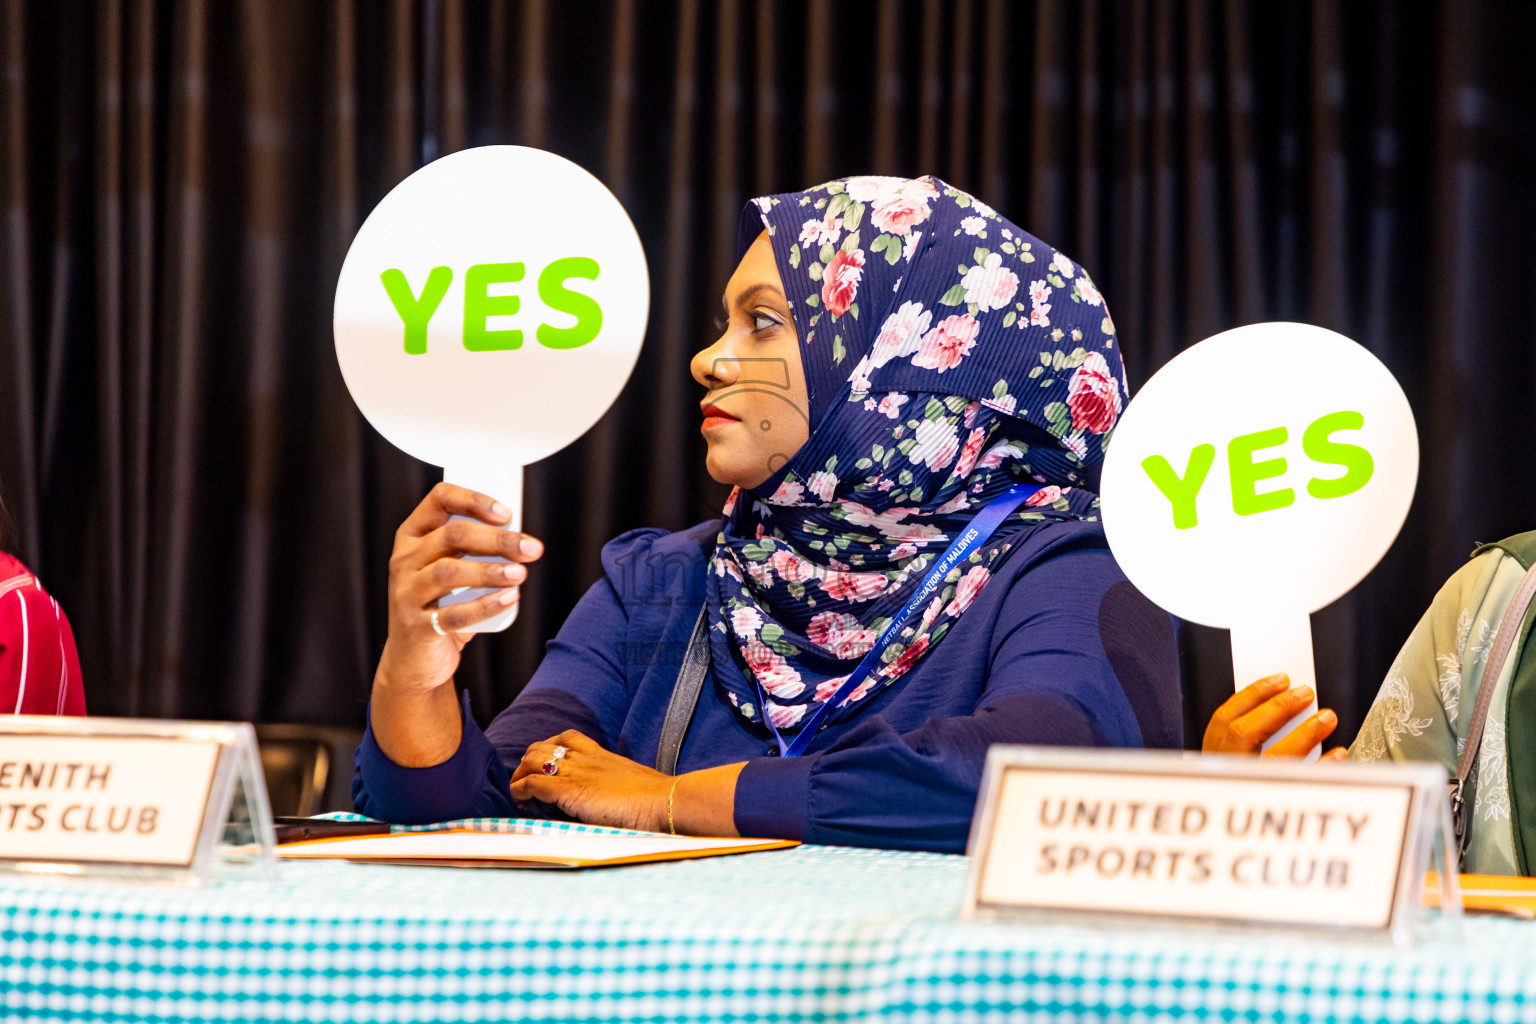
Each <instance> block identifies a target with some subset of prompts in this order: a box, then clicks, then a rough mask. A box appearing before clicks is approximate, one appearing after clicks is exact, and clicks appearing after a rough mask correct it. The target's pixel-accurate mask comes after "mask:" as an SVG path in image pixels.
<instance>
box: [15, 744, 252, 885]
mask: <svg viewBox="0 0 1536 1024" xmlns="http://www.w3.org/2000/svg"><path fill="white" fill-rule="evenodd" d="M0 871H14V872H23V873H28V874H48V875H98V876H99V875H109V876H118V877H127V878H134V879H143V880H152V881H161V882H174V883H180V884H186V885H205V884H209V883H212V882H216V881H218V880H220V879H222V878H228V877H241V876H244V877H251V876H256V877H265V878H276V877H277V857H276V838H275V835H274V833H273V829H272V811H271V807H270V805H269V803H268V800H267V787H266V780H265V778H264V776H263V775H262V771H261V758H260V756H259V755H258V753H257V749H256V732H255V730H254V729H252V728H251V726H250V725H249V724H248V723H245V722H179V721H164V720H152V719H135V718H58V717H52V716H42V715H0Z"/></svg>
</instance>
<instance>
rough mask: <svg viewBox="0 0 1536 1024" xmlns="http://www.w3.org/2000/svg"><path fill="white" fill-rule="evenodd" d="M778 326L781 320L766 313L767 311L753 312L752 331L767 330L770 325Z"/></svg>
mask: <svg viewBox="0 0 1536 1024" xmlns="http://www.w3.org/2000/svg"><path fill="white" fill-rule="evenodd" d="M777 326H779V322H778V321H777V320H775V319H774V318H773V317H771V316H769V315H768V314H766V313H753V314H752V331H753V333H756V332H758V331H766V330H767V329H768V328H770V327H777Z"/></svg>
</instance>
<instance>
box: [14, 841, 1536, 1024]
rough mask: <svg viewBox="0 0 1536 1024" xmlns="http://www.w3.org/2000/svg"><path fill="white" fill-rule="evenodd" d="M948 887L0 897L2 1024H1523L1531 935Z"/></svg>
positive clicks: (548, 885)
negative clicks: (1439, 934)
mask: <svg viewBox="0 0 1536 1024" xmlns="http://www.w3.org/2000/svg"><path fill="white" fill-rule="evenodd" d="M481 824H482V825H493V823H481ZM502 827H505V828H515V827H530V826H526V825H524V826H518V825H516V824H507V825H503V826H502ZM531 827H542V826H531ZM965 873H966V861H965V860H964V858H961V857H947V856H939V855H933V854H908V853H891V852H881V851H872V850H854V849H841V848H834V847H813V846H807V847H800V848H798V849H794V850H784V851H773V852H767V853H756V854H745V855H740V856H733V857H720V858H714V859H709V860H699V861H688V862H675V863H666V864H648V865H638V866H634V867H627V868H610V869H605V870H595V871H585V872H533V871H501V870H458V869H449V868H410V867H391V866H382V865H372V866H366V865H355V864H346V863H290V864H284V865H283V866H282V880H281V881H279V882H260V881H226V882H223V883H221V884H219V885H217V886H213V887H210V888H206V889H201V890H194V889H181V888H174V887H156V886H149V885H133V884H128V883H123V882H110V881H102V880H86V879H70V880H55V879H48V878H39V877H29V876H24V875H0V1018H3V1019H4V1020H82V1019H95V1020H105V1019H112V1020H131V1021H237V1020H239V1021H353V1020H357V1021H425V1020H464V1021H489V1020H536V1021H559V1022H597V1021H619V1020H650V1021H664V1020H700V1021H809V1020H817V1021H821V1020H833V1021H859V1020H877V1019H878V1020H893V1021H936V1022H937V1021H942V1022H964V1021H993V1020H1028V1021H1067V1020H1149V1021H1186V1020H1198V1021H1255V1022H1259V1021H1264V1022H1267V1021H1297V1022H1306V1021H1362V1022H1364V1021H1369V1022H1377V1021H1415V1022H1428V1021H1439V1020H1444V1021H1467V1022H1473V1024H1482V1022H1492V1021H1536V924H1529V923H1524V922H1516V921H1507V920H1494V919H1475V920H1471V921H1469V922H1468V923H1467V925H1466V927H1465V930H1464V935H1463V938H1462V939H1461V940H1460V941H1459V942H1454V943H1453V942H1449V941H1443V940H1442V941H1435V942H1428V943H1421V944H1420V945H1419V946H1417V947H1416V948H1414V949H1413V950H1411V951H1403V950H1398V949H1394V948H1392V947H1390V946H1381V945H1375V944H1370V943H1361V942H1349V941H1342V940H1341V941H1329V940H1321V939H1318V938H1315V937H1299V936H1274V935H1245V934H1236V933H1234V934H1231V935H1222V934H1218V933H1213V932H1179V931H1175V930H1168V929H1164V930H1141V929H1137V928H1134V927H1130V926H1128V927H1126V928H1125V929H1123V930H1107V929H1095V928H1089V927H1080V926H1066V925H1044V924H1029V925H1001V924H966V923H963V922H961V921H960V920H959V907H960V899H961V892H962V889H963V887H964V882H965Z"/></svg>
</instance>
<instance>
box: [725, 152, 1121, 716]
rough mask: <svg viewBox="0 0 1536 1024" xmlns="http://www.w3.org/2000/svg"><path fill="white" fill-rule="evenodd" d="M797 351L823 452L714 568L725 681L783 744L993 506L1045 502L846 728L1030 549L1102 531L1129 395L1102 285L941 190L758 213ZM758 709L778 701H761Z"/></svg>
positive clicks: (954, 590)
mask: <svg viewBox="0 0 1536 1024" xmlns="http://www.w3.org/2000/svg"><path fill="white" fill-rule="evenodd" d="M764 229H766V230H767V232H768V235H769V237H770V239H771V240H772V245H773V251H774V257H775V261H776V262H777V263H778V266H779V271H780V274H781V276H782V277H783V281H784V287H785V293H786V297H787V298H788V300H789V302H790V305H791V308H792V310H793V312H794V315H795V319H796V325H797V327H799V333H800V336H801V337H802V338H803V340H804V345H803V347H802V349H801V353H802V356H803V359H804V364H805V376H806V383H807V386H808V390H809V397H810V406H811V407H810V420H811V422H812V423H813V424H815V428H814V430H813V431H812V433H811V437H810V441H809V442H808V443H807V444H806V445H805V446H804V447H803V448H801V449H800V451H799V452H798V453H796V454H795V456H794V457H793V459H791V460H790V461H789V462H788V463H787V464H786V465H785V466H784V467H783V469H782V470H781V471H780V472H779V473H778V474H776V475H775V476H774V477H772V478H770V480H769V481H768V482H767V483H766V484H764V485H762V486H760V487H759V488H757V491H758V492H759V493H760V494H762V495H763V497H762V498H761V499H757V498H749V499H747V500H742V498H741V496H740V495H739V494H733V495H732V498H731V501H730V502H729V503H728V504H727V508H726V512H727V515H726V521H725V524H724V527H723V529H722V530H721V532H720V536H719V540H718V543H717V545H716V548H715V551H714V554H713V556H712V557H711V559H710V570H711V572H710V573H709V584H708V588H709V589H708V598H707V600H708V607H709V617H710V623H711V625H712V627H713V632H712V633H711V639H712V641H713V644H712V646H713V654H714V657H715V659H716V663H717V664H725V663H727V662H734V663H735V664H736V665H737V666H738V667H739V668H740V669H741V670H742V672H741V676H740V677H737V676H736V675H735V674H734V673H725V674H723V675H722V676H720V677H719V678H720V679H721V682H722V685H724V686H725V687H726V689H727V691H728V692H729V695H730V700H731V702H732V704H733V705H734V706H735V707H736V708H737V710H738V711H739V712H740V713H741V715H742V716H743V717H744V718H746V719H747V720H749V721H757V720H759V718H760V715H761V707H766V708H767V712H768V716H769V719H770V721H772V723H773V724H774V726H775V727H776V728H777V730H778V732H779V733H780V734H781V735H785V734H789V733H792V732H794V731H795V730H796V729H797V728H798V725H799V723H800V722H801V721H802V720H803V719H804V717H805V715H806V714H807V712H809V711H811V710H812V709H813V708H814V707H815V706H816V705H817V704H819V703H820V702H822V701H824V700H826V699H827V697H828V696H829V695H830V694H831V693H832V692H833V691H835V690H836V689H837V686H838V684H839V683H840V682H841V681H842V680H843V679H845V678H846V677H847V675H848V673H849V672H850V671H852V669H853V668H854V666H855V665H857V663H858V661H859V659H861V658H862V657H863V656H864V654H865V653H866V652H867V651H868V650H869V648H870V647H871V645H872V644H873V643H874V641H875V637H876V636H877V635H878V634H879V633H880V631H881V629H883V628H884V626H885V624H886V623H887V622H889V621H890V618H891V616H892V615H894V614H895V613H896V612H897V611H898V610H899V609H900V608H901V607H902V606H903V605H904V604H905V603H906V601H907V599H908V598H909V596H910V595H911V594H912V592H913V590H915V589H916V587H917V586H918V584H919V583H920V582H921V580H922V579H923V576H924V574H925V572H926V570H927V569H928V568H929V567H930V566H931V565H932V563H933V561H934V559H935V558H936V557H937V556H938V555H939V554H940V553H941V552H943V551H944V549H945V547H946V546H947V545H948V544H949V542H950V540H951V539H953V538H954V537H955V536H956V535H957V534H958V533H959V532H960V531H962V530H963V529H964V528H965V526H966V525H967V524H968V523H969V522H970V520H971V518H972V517H973V516H974V515H975V512H976V510H977V509H979V508H981V507H982V506H983V505H985V504H986V503H987V502H988V501H990V500H991V499H992V498H995V497H997V496H998V495H999V494H1001V493H1002V492H1003V491H1005V490H1007V489H1008V488H1009V487H1011V486H1013V485H1014V484H1015V483H1018V482H1020V481H1029V480H1033V481H1035V482H1038V483H1040V484H1041V485H1042V487H1041V488H1040V490H1039V491H1037V492H1036V493H1035V494H1034V496H1032V497H1031V498H1030V499H1029V500H1028V510H1027V511H1022V512H1019V513H1017V514H1015V515H1014V516H1013V517H1012V518H1011V519H1010V520H1009V521H1008V522H1007V524H1006V525H1005V526H1004V527H1003V528H1002V529H999V530H998V531H997V532H996V533H995V534H993V536H992V538H991V539H990V541H989V542H988V544H987V545H986V547H985V548H984V549H983V550H982V552H981V553H980V556H979V558H974V559H972V560H971V562H970V563H969V564H968V566H967V567H966V568H965V569H964V571H963V572H962V571H961V570H960V569H956V570H953V571H952V572H951V575H952V576H954V577H955V578H954V579H953V580H951V581H947V582H946V585H945V587H944V589H943V590H942V591H941V592H940V593H939V594H938V595H937V596H935V597H933V598H932V600H931V601H930V602H929V603H928V605H927V607H926V608H925V609H924V610H923V613H922V618H921V620H920V621H919V622H917V623H916V624H914V625H912V626H908V627H907V628H906V629H905V630H903V632H902V634H901V637H900V639H899V641H898V642H897V643H896V644H895V645H893V647H892V648H891V649H890V650H889V651H888V652H887V660H886V663H885V665H884V667H883V668H882V669H881V670H880V671H878V672H877V673H873V674H871V675H870V676H869V677H868V678H867V679H866V680H865V681H864V682H863V683H862V684H860V685H859V687H858V689H857V690H855V691H854V692H853V693H852V694H851V695H849V697H848V698H847V700H846V702H845V703H844V705H843V707H842V708H841V709H840V710H839V711H838V712H837V715H836V716H834V717H847V716H848V715H852V714H857V713H858V711H859V710H860V706H861V703H862V702H863V701H864V700H865V698H867V697H868V696H869V694H870V693H872V692H875V691H876V690H877V689H880V688H884V687H888V686H892V685H895V684H897V683H898V682H899V681H900V679H901V677H902V676H903V675H905V674H906V673H907V672H908V671H909V670H910V669H911V668H912V667H913V666H914V665H915V664H917V663H918V662H919V661H920V660H921V659H923V658H924V657H927V656H928V654H929V652H930V651H932V650H933V649H934V648H935V647H937V646H938V644H939V643H940V641H942V640H943V638H944V636H945V634H946V633H948V632H949V629H950V627H951V626H952V625H953V624H954V621H955V620H956V619H957V618H958V617H959V616H960V615H961V614H963V613H964V611H965V610H966V608H967V607H969V606H970V604H971V602H972V601H973V600H974V599H975V597H976V595H977V594H978V593H979V592H980V590H981V589H982V588H983V587H984V586H986V584H987V581H988V580H989V579H990V578H991V572H992V570H993V568H994V567H995V566H996V565H997V563H998V561H999V560H1000V559H1002V558H1003V557H1004V556H1005V555H1006V554H1007V552H1008V551H1009V549H1010V548H1011V546H1012V544H1013V543H1014V541H1016V540H1017V539H1018V537H1019V536H1020V535H1021V534H1023V533H1025V532H1027V531H1029V530H1031V529H1033V528H1035V526H1036V525H1038V523H1039V522H1040V521H1042V520H1044V519H1046V518H1054V519H1093V518H1096V516H1097V507H1098V499H1097V497H1096V496H1095V494H1094V493H1093V489H1094V488H1095V487H1096V486H1097V482H1098V471H1099V466H1100V464H1101V462H1102V460H1103V444H1104V440H1105V438H1106V436H1107V435H1108V433H1109V431H1110V429H1111V428H1112V427H1113V426H1114V424H1115V420H1116V419H1117V418H1118V417H1119V415H1120V410H1121V407H1122V404H1123V401H1124V399H1125V398H1126V397H1128V396H1127V389H1126V384H1125V371H1124V368H1123V366H1122V363H1121V359H1120V352H1119V349H1118V348H1117V347H1116V345H1115V329H1114V324H1113V322H1112V321H1111V320H1110V318H1109V313H1108V311H1107V310H1106V309H1105V308H1104V303H1103V300H1102V299H1101V298H1100V296H1099V292H1098V290H1097V289H1096V288H1095V287H1094V286H1093V282H1092V281H1090V280H1089V278H1088V275H1087V274H1086V273H1084V272H1083V270H1082V269H1081V268H1079V267H1078V266H1076V265H1075V264H1074V263H1073V262H1072V261H1071V260H1069V259H1068V258H1067V257H1065V256H1063V255H1062V254H1061V253H1059V252H1056V251H1055V250H1054V249H1052V248H1051V247H1050V246H1048V245H1046V244H1044V243H1043V242H1041V241H1040V240H1039V239H1036V238H1034V237H1032V236H1030V235H1028V234H1026V233H1025V232H1023V231H1021V230H1019V229H1018V228H1017V227H1015V226H1014V225H1012V224H1010V223H1009V222H1008V221H1006V220H1004V219H1003V218H1001V217H1000V216H998V214H997V213H996V211H994V210H993V209H992V208H991V207H989V206H987V205H986V204H985V203H983V202H981V201H980V200H978V199H976V198H974V197H973V196H970V195H967V194H966V193H964V192H961V191H960V190H958V189H955V188H952V187H950V186H949V185H946V184H945V183H944V182H942V181H939V180H938V179H936V178H931V177H928V178H916V179H910V180H908V179H901V178H871V177H865V178H852V179H849V180H847V181H834V182H829V183H827V184H825V185H821V186H819V187H817V188H813V189H809V190H807V191H805V192H796V193H789V194H787V195H776V196H768V197H766V198H763V199H758V200H755V201H754V203H752V204H750V205H749V206H748V207H747V209H746V210H745V211H744V212H743V217H742V228H741V232H740V234H741V240H740V249H741V251H742V252H743V253H744V252H745V251H746V249H747V247H748V246H749V245H750V244H751V242H752V241H753V239H754V238H755V237H756V236H757V235H758V233H759V232H760V231H762V230H764ZM760 693H761V694H763V695H764V696H765V702H764V701H763V700H760V698H759V694H760Z"/></svg>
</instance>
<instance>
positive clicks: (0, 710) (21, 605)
mask: <svg viewBox="0 0 1536 1024" xmlns="http://www.w3.org/2000/svg"><path fill="white" fill-rule="evenodd" d="M8 525H9V523H8V522H7V520H6V516H5V505H4V504H3V502H0V715H83V714H85V688H84V686H83V685H82V684H81V681H80V657H79V655H78V654H77V653H76V652H75V635H74V633H73V632H71V631H70V628H69V620H68V619H67V618H65V617H64V610H63V609H62V608H60V607H59V602H57V601H55V600H54V599H53V598H52V597H51V596H49V594H48V592H47V591H46V590H44V589H43V585H42V583H40V582H39V581H38V579H37V577H36V576H35V575H33V574H32V572H30V571H29V570H28V569H27V567H26V566H25V565H22V564H21V562H20V560H18V559H17V558H15V557H14V556H12V555H10V554H7V553H6V550H5V549H6V547H7V546H9V543H10V538H9V536H8V535H9V530H7V526H8Z"/></svg>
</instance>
